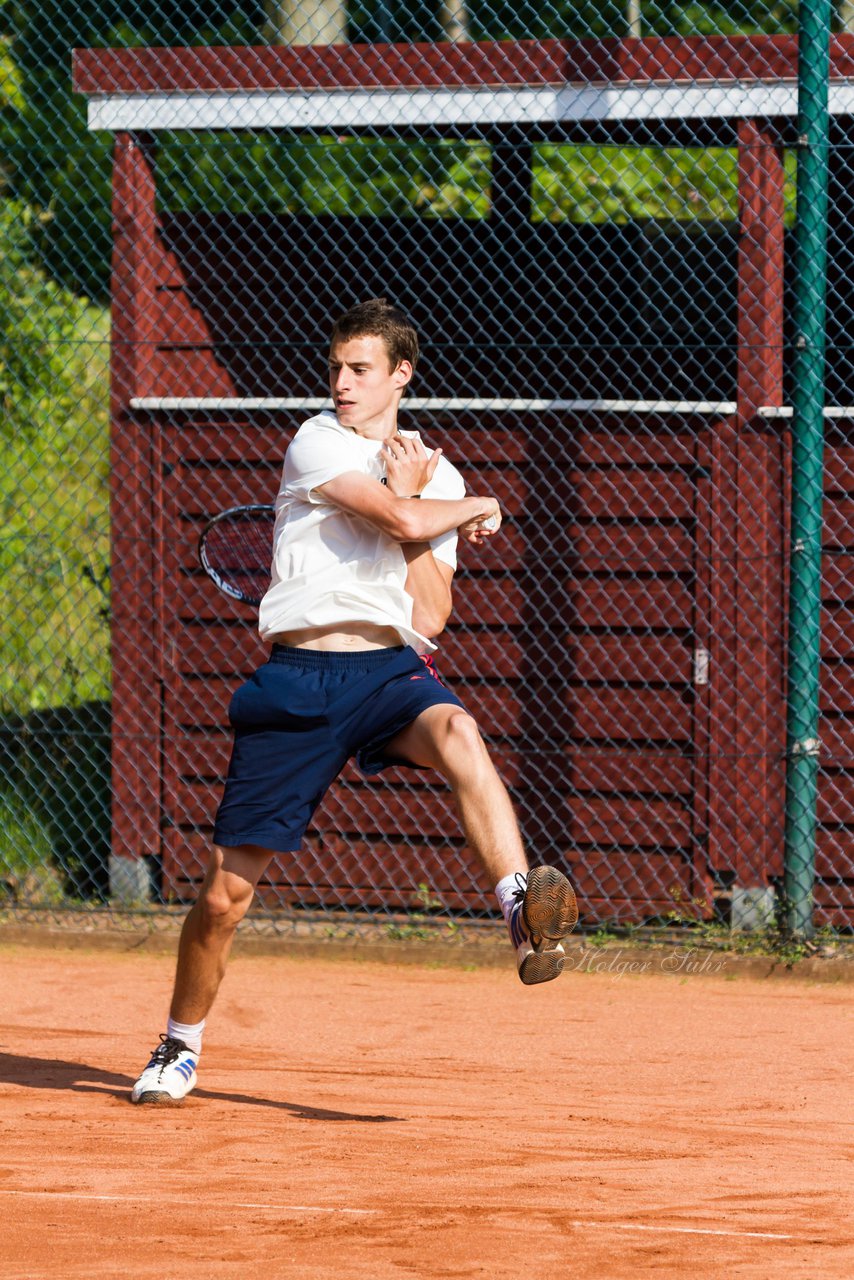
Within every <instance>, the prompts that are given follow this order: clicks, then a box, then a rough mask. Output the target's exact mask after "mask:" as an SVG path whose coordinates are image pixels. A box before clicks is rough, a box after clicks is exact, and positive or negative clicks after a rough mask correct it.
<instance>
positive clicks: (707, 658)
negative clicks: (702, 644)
mask: <svg viewBox="0 0 854 1280" xmlns="http://www.w3.org/2000/svg"><path fill="white" fill-rule="evenodd" d="M711 660H712V655H711V654H710V653H709V650H708V649H703V648H699V649H695V650H694V684H695V685H705V684H708V683H709V663H710V662H711Z"/></svg>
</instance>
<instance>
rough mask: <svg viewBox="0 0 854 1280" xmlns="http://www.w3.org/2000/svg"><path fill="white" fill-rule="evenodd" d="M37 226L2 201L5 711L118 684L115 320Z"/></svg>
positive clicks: (97, 694)
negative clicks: (43, 260)
mask: <svg viewBox="0 0 854 1280" xmlns="http://www.w3.org/2000/svg"><path fill="white" fill-rule="evenodd" d="M32 223H33V215H32V213H31V211H30V210H28V209H27V208H26V207H25V206H22V205H20V204H18V203H16V202H12V201H0V369H2V375H0V378H2V380H0V395H2V398H3V410H4V412H3V420H2V426H0V435H2V442H3V456H4V465H3V468H2V472H0V526H2V534H0V592H2V597H3V600H4V602H5V609H6V616H5V620H4V621H5V625H4V628H3V663H2V667H0V714H8V713H10V712H15V711H27V710H32V709H34V708H39V707H47V706H57V705H60V704H67V705H73V704H75V703H78V702H81V701H84V700H86V699H88V698H104V697H106V696H107V694H108V690H109V655H108V639H109V637H108V627H107V620H106V596H105V591H106V586H105V579H106V574H107V566H108V562H109V525H108V516H109V480H108V476H109V456H108V455H109V449H108V434H109V428H108V416H107V396H108V349H109V347H108V339H109V317H108V314H107V313H106V312H105V311H102V310H100V309H98V308H95V307H93V306H91V305H89V304H87V303H86V302H85V301H82V300H81V299H79V298H76V297H74V296H73V295H72V294H70V293H68V292H67V291H65V290H64V289H62V288H61V287H60V286H59V285H57V284H56V283H55V282H54V281H52V280H50V279H49V278H48V277H47V276H46V275H45V273H44V271H43V270H41V269H39V268H36V267H34V266H33V265H32V264H31V262H30V261H29V257H28V242H29V235H30V231H31V227H32Z"/></svg>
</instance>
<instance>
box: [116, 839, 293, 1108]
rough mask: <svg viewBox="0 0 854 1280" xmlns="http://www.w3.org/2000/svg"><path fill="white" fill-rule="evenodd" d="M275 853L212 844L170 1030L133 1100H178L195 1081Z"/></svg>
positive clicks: (184, 943) (184, 933) (181, 947)
mask: <svg viewBox="0 0 854 1280" xmlns="http://www.w3.org/2000/svg"><path fill="white" fill-rule="evenodd" d="M272 857H273V854H272V853H271V852H270V851H269V850H267V849H260V848H258V847H257V846H255V845H243V846H242V847H240V848H237V849H220V848H219V847H218V846H216V845H214V847H213V849H212V850H211V855H210V861H209V863H208V869H207V873H206V875H205V879H204V882H203V884H202V887H201V889H200V891H199V896H198V898H197V899H196V902H195V903H194V904H193V906H192V907H191V909H190V911H189V912H188V913H187V916H186V919H185V920H184V925H183V928H182V930H181V939H180V942H179V944H178V964H177V967H176V972H175V986H174V991H173V994H172V1004H171V1006H170V1010H169V1022H168V1024H167V1028H166V1035H165V1036H163V1037H162V1038H161V1043H160V1045H159V1047H158V1048H157V1049H156V1050H155V1051H154V1054H153V1056H152V1058H151V1061H150V1062H149V1064H148V1066H147V1067H146V1068H145V1070H144V1071H143V1073H142V1075H141V1076H140V1077H139V1079H138V1080H137V1082H136V1084H135V1085H134V1088H133V1092H132V1094H131V1099H132V1101H133V1102H144V1103H161V1104H166V1105H175V1104H176V1103H179V1102H181V1101H183V1099H184V1097H185V1096H186V1095H187V1094H188V1093H189V1092H190V1090H191V1089H192V1088H193V1085H194V1084H195V1082H196V1062H197V1060H198V1056H199V1052H200V1050H201V1036H202V1031H203V1029H204V1022H205V1018H206V1017H207V1015H208V1013H209V1012H210V1010H211V1007H212V1005H213V1002H214V1000H215V999H216V994H217V991H218V990H219V985H220V983H221V981H222V977H223V974H224V973H225V966H226V963H227V961H228V955H229V952H230V951H231V944H232V942H233V940H234V934H235V930H236V929H237V926H238V924H239V923H240V921H241V920H242V919H243V917H244V916H245V915H246V912H247V911H248V910H249V907H250V904H251V902H252V898H253V895H254V893H255V886H256V885H257V883H258V881H259V880H260V879H261V876H262V875H263V874H264V872H265V870H266V869H267V867H268V865H269V863H270V860H271V858H272Z"/></svg>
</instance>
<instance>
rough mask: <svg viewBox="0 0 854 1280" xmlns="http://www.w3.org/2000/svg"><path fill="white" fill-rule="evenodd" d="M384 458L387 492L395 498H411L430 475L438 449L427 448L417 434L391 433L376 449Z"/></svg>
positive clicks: (437, 456)
mask: <svg viewBox="0 0 854 1280" xmlns="http://www.w3.org/2000/svg"><path fill="white" fill-rule="evenodd" d="M380 454H381V456H382V458H383V461H384V462H385V470H386V480H387V483H388V488H389V492H390V493H393V494H394V495H395V497H397V498H414V497H415V496H416V494H420V493H421V491H422V489H425V488H426V487H427V485H428V484H429V483H430V481H431V480H432V479H433V473H434V472H435V470H436V468H437V467H438V465H439V458H440V457H441V454H442V450H441V449H434V451H433V453H432V455H431V456H429V457H428V455H427V450H426V449H425V448H424V445H423V444H422V443H421V441H420V439H418V437H417V436H393V437H392V438H391V440H386V441H385V442H384V444H383V446H382V449H381V450H380Z"/></svg>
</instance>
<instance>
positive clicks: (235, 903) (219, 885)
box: [197, 851, 257, 932]
mask: <svg viewBox="0 0 854 1280" xmlns="http://www.w3.org/2000/svg"><path fill="white" fill-rule="evenodd" d="M255 870H256V869H255V867H254V866H253V867H252V868H251V870H250V871H249V873H248V874H240V873H235V872H234V871H232V870H231V869H230V868H229V867H228V866H223V858H222V855H221V854H220V853H219V851H215V853H214V855H213V857H212V860H211V866H210V867H209V869H208V874H207V876H206V877H205V881H204V884H203V885H202V888H201V892H200V893H199V899H198V903H197V907H198V911H199V914H200V915H201V917H202V921H203V924H204V927H205V928H206V929H211V930H217V931H226V932H227V931H229V930H232V929H236V928H237V926H238V924H239V923H240V921H241V920H242V919H243V917H244V916H245V915H246V912H247V911H248V910H249V907H250V906H251V903H252V898H253V897H254V894H255V883H256V879H257V877H256V875H255ZM242 871H243V868H242V867H241V872H242Z"/></svg>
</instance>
